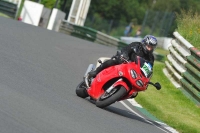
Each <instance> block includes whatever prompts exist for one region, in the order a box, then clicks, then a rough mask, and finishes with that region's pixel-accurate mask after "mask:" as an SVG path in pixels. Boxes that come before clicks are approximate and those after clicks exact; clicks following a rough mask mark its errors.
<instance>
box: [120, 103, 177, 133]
mask: <svg viewBox="0 0 200 133" xmlns="http://www.w3.org/2000/svg"><path fill="white" fill-rule="evenodd" d="M127 101H129V102H130V103H131V104H132V105H133V106H135V107H139V108H143V107H142V106H141V105H140V104H138V103H137V102H136V101H135V99H127ZM120 102H121V103H122V101H120ZM122 104H123V105H124V106H125V107H126V108H127V109H129V110H130V111H131V112H133V113H134V114H136V115H137V116H139V117H141V118H143V119H144V120H145V121H147V122H149V123H151V124H153V123H152V122H150V121H148V120H146V119H145V118H144V117H142V116H141V115H140V114H138V113H137V112H135V111H134V110H132V109H131V108H130V107H129V106H128V105H126V104H125V103H124V102H123V103H122ZM155 122H156V123H158V124H160V125H162V126H163V127H164V128H165V129H167V130H169V131H170V132H172V133H178V132H177V131H176V130H175V129H173V128H172V127H170V126H168V125H167V124H165V123H162V122H158V121H155ZM153 125H155V124H153ZM155 126H156V125H155ZM156 127H158V126H156ZM158 128H160V127H158ZM162 130H163V129H162ZM165 132H166V131H165Z"/></svg>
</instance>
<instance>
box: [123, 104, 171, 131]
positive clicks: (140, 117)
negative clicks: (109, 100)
mask: <svg viewBox="0 0 200 133" xmlns="http://www.w3.org/2000/svg"><path fill="white" fill-rule="evenodd" d="M120 103H122V104H123V105H124V106H125V107H126V108H127V109H128V110H130V111H131V112H133V113H134V114H136V115H137V116H139V117H140V118H142V119H143V120H145V121H146V122H148V123H150V124H152V125H154V126H155V127H157V128H159V129H160V130H162V131H164V132H166V133H168V132H167V131H165V130H163V129H162V128H160V127H158V126H156V125H155V124H153V123H152V122H150V121H148V120H147V119H145V118H144V117H142V116H141V115H140V114H138V113H137V112H135V111H134V110H132V109H131V108H130V107H129V106H128V105H126V104H125V103H124V102H123V101H120Z"/></svg>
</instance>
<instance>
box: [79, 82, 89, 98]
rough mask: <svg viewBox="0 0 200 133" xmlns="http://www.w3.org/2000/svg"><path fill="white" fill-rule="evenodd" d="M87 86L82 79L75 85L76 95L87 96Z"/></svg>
mask: <svg viewBox="0 0 200 133" xmlns="http://www.w3.org/2000/svg"><path fill="white" fill-rule="evenodd" d="M86 88H87V86H86V84H85V82H84V81H82V82H81V83H80V84H79V85H78V86H77V87H76V95H77V96H79V97H81V98H86V97H88V96H89V95H88V93H87V90H86Z"/></svg>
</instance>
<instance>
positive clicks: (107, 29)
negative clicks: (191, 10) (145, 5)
mask: <svg viewBox="0 0 200 133" xmlns="http://www.w3.org/2000/svg"><path fill="white" fill-rule="evenodd" d="M133 20H134V19H133ZM174 25H175V14H174V13H172V12H160V11H157V12H156V11H149V10H148V11H146V13H145V16H144V19H143V22H142V24H140V25H139V24H137V22H134V21H133V22H129V23H127V22H125V21H121V20H113V19H110V20H108V19H105V18H103V17H101V16H100V15H98V14H97V13H94V14H92V15H90V16H87V19H86V21H85V26H87V27H90V28H93V29H96V30H98V31H101V32H103V33H106V34H108V35H111V36H115V37H120V36H132V37H134V36H136V34H137V32H138V30H140V31H141V34H140V36H142V37H143V36H145V35H146V34H152V35H155V36H158V37H167V36H170V34H172V33H173V31H174V27H175V26H174ZM127 26H130V29H131V31H130V34H128V35H125V34H124V32H125V29H126V28H127Z"/></svg>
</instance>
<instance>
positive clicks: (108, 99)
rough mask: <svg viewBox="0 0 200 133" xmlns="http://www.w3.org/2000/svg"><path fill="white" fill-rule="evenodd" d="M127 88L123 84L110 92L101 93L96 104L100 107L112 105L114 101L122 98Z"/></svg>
mask: <svg viewBox="0 0 200 133" xmlns="http://www.w3.org/2000/svg"><path fill="white" fill-rule="evenodd" d="M126 93H127V92H126V89H125V88H124V87H123V86H120V87H116V88H113V90H112V91H111V92H110V93H107V92H106V91H105V92H104V93H103V94H102V95H101V97H100V98H99V99H98V100H97V101H96V106H97V107H99V108H104V107H106V106H109V105H111V104H112V103H114V102H116V101H118V100H120V98H122V97H123V96H124V95H125V94H126Z"/></svg>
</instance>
